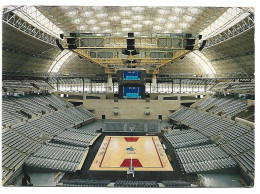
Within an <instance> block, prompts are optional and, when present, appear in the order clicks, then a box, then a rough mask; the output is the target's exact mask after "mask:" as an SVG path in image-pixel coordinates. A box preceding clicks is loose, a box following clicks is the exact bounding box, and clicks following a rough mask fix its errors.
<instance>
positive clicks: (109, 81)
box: [107, 74, 113, 93]
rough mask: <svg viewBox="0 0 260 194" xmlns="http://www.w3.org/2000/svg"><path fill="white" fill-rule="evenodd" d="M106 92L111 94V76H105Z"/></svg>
mask: <svg viewBox="0 0 260 194" xmlns="http://www.w3.org/2000/svg"><path fill="white" fill-rule="evenodd" d="M107 92H108V93H112V92H113V83H112V75H111V74H107Z"/></svg>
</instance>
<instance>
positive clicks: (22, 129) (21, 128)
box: [11, 122, 43, 143]
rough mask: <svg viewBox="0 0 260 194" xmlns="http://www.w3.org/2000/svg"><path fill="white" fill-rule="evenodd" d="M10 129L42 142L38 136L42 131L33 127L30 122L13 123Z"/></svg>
mask: <svg viewBox="0 0 260 194" xmlns="http://www.w3.org/2000/svg"><path fill="white" fill-rule="evenodd" d="M11 129H12V130H14V131H16V132H18V133H19V134H22V135H24V136H26V137H28V138H31V139H32V140H35V141H37V142H39V143H42V142H43V140H42V139H41V138H40V135H41V134H42V133H43V132H42V131H41V130H40V129H37V128H35V127H33V126H32V125H31V124H30V123H28V122H27V123H20V124H16V125H13V126H12V127H11Z"/></svg>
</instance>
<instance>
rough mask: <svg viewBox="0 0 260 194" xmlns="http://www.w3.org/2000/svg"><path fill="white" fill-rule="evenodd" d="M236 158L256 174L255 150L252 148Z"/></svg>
mask: <svg viewBox="0 0 260 194" xmlns="http://www.w3.org/2000/svg"><path fill="white" fill-rule="evenodd" d="M236 159H237V160H238V161H239V162H240V163H241V164H242V165H243V166H244V167H245V168H246V169H247V170H248V171H249V172H250V173H251V174H254V170H255V150H254V149H251V150H249V151H248V152H245V153H243V154H241V155H239V156H236Z"/></svg>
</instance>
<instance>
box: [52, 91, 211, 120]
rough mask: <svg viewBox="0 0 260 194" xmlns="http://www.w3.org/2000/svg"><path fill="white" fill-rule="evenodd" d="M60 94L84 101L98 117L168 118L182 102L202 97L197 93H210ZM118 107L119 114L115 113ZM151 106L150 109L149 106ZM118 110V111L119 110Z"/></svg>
mask: <svg viewBox="0 0 260 194" xmlns="http://www.w3.org/2000/svg"><path fill="white" fill-rule="evenodd" d="M55 94H56V95H58V94H68V95H69V97H68V98H64V100H66V101H72V102H83V107H84V108H86V109H87V110H90V111H91V112H92V113H93V114H94V115H95V117H96V119H102V115H105V116H106V119H158V115H162V119H163V120H167V119H168V116H169V115H170V114H171V113H172V112H173V111H175V110H178V109H179V108H181V103H193V102H196V101H198V100H200V99H195V98H194V96H196V95H208V94H207V93H196V94H150V99H149V100H148V99H146V100H145V99H138V100H134V99H118V100H114V97H113V94H111V93H108V94H93V93H92V94H87V93H73V92H56V93H55ZM72 95H79V96H83V98H82V99H83V100H78V99H70V96H72ZM86 96H98V97H100V99H86ZM173 96H176V97H177V98H176V99H177V100H163V98H164V97H173ZM183 96H187V97H192V98H190V99H189V98H187V99H188V100H181V99H182V98H181V97H183ZM115 107H117V110H118V114H114V112H115V111H114V109H115ZM147 107H149V109H148V108H147ZM117 110H116V112H117ZM147 110H149V111H150V114H149V115H146V114H145V111H147Z"/></svg>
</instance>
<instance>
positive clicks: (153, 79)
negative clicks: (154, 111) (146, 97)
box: [151, 75, 158, 93]
mask: <svg viewBox="0 0 260 194" xmlns="http://www.w3.org/2000/svg"><path fill="white" fill-rule="evenodd" d="M157 92H158V91H157V83H156V75H153V77H152V91H151V93H157Z"/></svg>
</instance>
